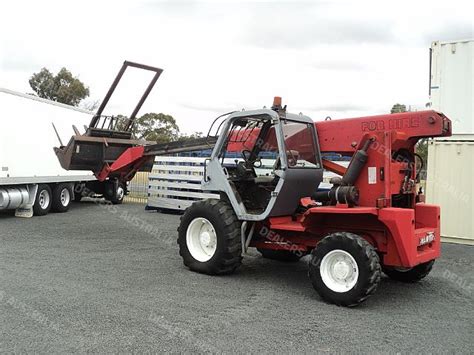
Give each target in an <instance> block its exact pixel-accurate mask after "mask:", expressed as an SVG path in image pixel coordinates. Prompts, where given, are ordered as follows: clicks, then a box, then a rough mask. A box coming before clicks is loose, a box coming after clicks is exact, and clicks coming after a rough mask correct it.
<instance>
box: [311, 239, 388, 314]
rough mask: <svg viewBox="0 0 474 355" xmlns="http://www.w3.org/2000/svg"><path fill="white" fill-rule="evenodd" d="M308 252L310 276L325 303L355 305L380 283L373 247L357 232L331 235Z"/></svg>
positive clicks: (378, 268)
mask: <svg viewBox="0 0 474 355" xmlns="http://www.w3.org/2000/svg"><path fill="white" fill-rule="evenodd" d="M311 255H312V256H311V261H310V264H309V277H310V279H311V282H312V284H313V287H314V288H315V290H316V291H317V292H318V293H319V295H320V296H321V297H322V298H323V299H324V300H326V301H327V302H330V303H334V304H337V305H340V306H348V307H352V306H356V305H358V304H359V303H361V302H363V301H365V300H366V299H367V298H368V297H369V296H370V295H371V294H373V293H374V292H375V290H376V289H377V286H378V285H379V283H380V276H381V267H380V261H379V257H378V255H377V253H376V251H375V249H374V247H373V246H372V245H370V244H369V243H368V242H367V241H366V240H365V239H364V238H362V237H360V236H358V235H356V234H353V233H346V232H340V233H333V234H330V235H328V236H327V237H325V238H324V239H322V240H321V241H320V242H319V243H318V245H317V246H316V248H315V249H314V250H313V251H312V253H311Z"/></svg>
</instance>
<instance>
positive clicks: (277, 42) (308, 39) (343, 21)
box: [242, 2, 396, 49]
mask: <svg viewBox="0 0 474 355" xmlns="http://www.w3.org/2000/svg"><path fill="white" fill-rule="evenodd" d="M358 11H360V9H357V8H356V9H354V11H351V9H350V8H348V6H347V5H342V4H341V3H329V2H315V3H307V2H295V3H278V4H268V3H263V4H262V3H260V4H258V5H256V6H253V7H249V8H247V14H248V15H249V16H246V18H247V19H248V20H247V23H246V24H245V28H246V31H245V32H244V34H243V36H242V41H243V42H244V43H247V44H250V45H253V46H257V47H260V48H276V49H280V48H293V49H304V48H310V47H314V46H316V45H321V44H323V45H327V44H329V45H344V44H364V43H375V44H386V43H390V42H394V41H395V40H396V37H395V35H394V33H393V31H392V27H391V24H392V23H393V21H392V20H391V19H390V18H383V17H379V18H373V19H369V18H367V16H359V15H358Z"/></svg>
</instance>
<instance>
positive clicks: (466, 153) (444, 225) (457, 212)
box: [426, 134, 474, 245]
mask: <svg viewBox="0 0 474 355" xmlns="http://www.w3.org/2000/svg"><path fill="white" fill-rule="evenodd" d="M426 198H427V202H428V203H432V204H436V205H440V206H441V236H442V238H443V240H444V241H447V242H454V243H462V244H470V245H474V218H473V217H474V134H470V135H453V136H452V137H446V138H442V139H436V140H432V141H431V142H430V143H429V146H428V177H427V182H426Z"/></svg>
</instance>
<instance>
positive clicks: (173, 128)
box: [133, 112, 180, 143]
mask: <svg viewBox="0 0 474 355" xmlns="http://www.w3.org/2000/svg"><path fill="white" fill-rule="evenodd" d="M133 134H134V135H135V137H137V138H138V139H146V140H148V141H154V142H157V143H167V142H173V141H176V140H178V139H179V137H180V134H179V127H178V125H177V123H176V120H175V119H174V118H173V116H170V115H165V114H164V113H153V112H151V113H145V114H144V115H143V116H141V117H139V118H137V119H136V120H135V123H134V126H133Z"/></svg>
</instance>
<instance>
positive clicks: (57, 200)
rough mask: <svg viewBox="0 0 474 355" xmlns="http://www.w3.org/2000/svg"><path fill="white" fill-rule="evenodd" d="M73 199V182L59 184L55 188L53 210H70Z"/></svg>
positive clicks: (59, 211) (62, 211)
mask: <svg viewBox="0 0 474 355" xmlns="http://www.w3.org/2000/svg"><path fill="white" fill-rule="evenodd" d="M71 201H72V188H71V184H58V185H56V186H55V187H54V188H53V201H52V203H51V210H52V211H53V212H58V213H64V212H67V211H68V210H69V206H71Z"/></svg>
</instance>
